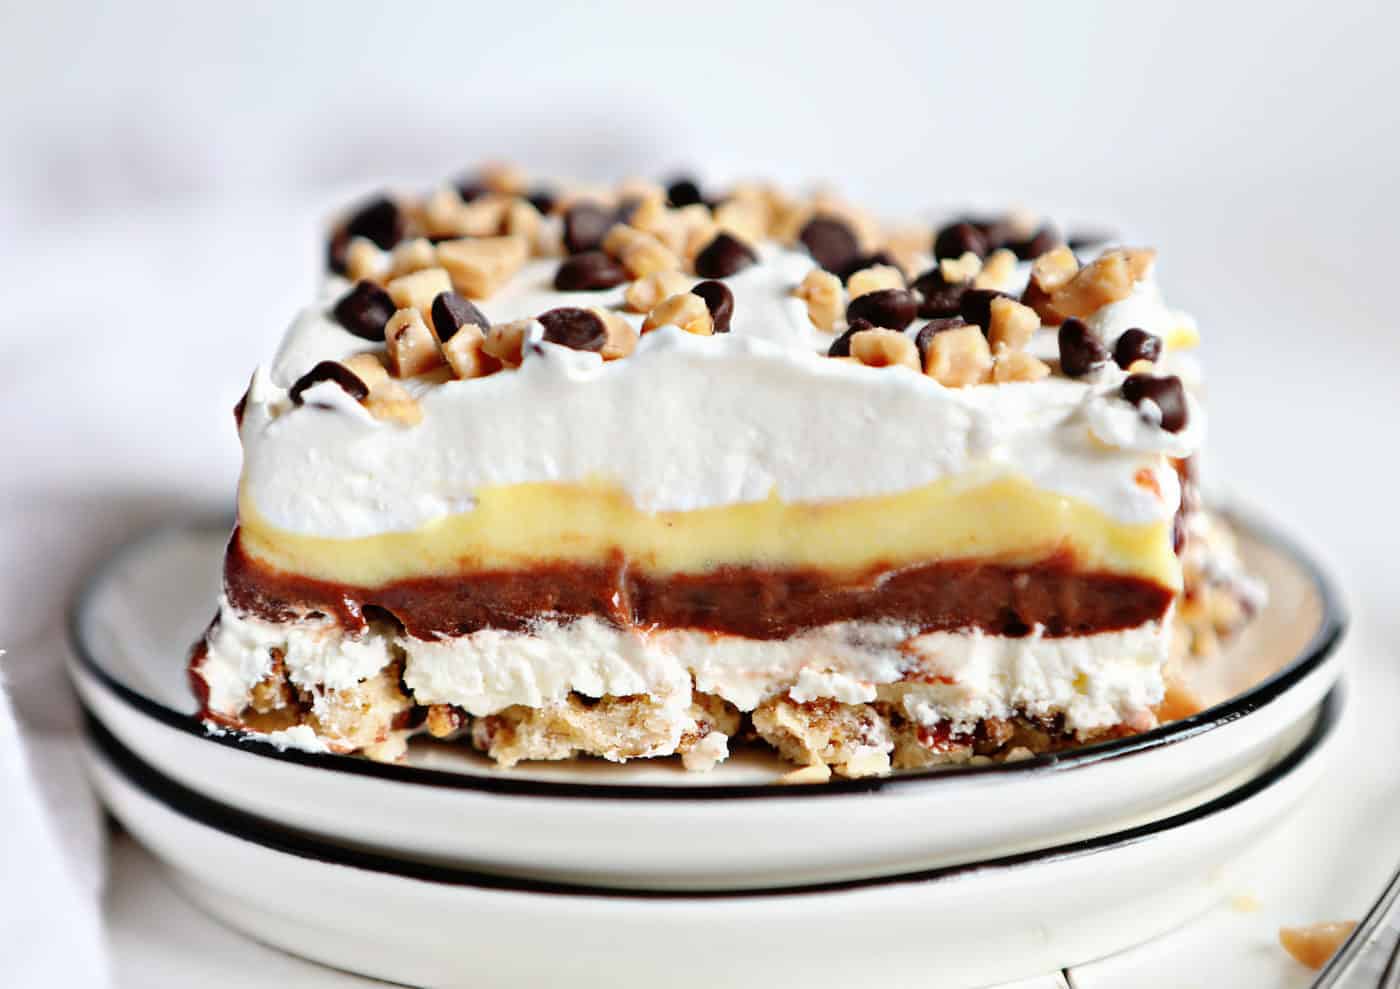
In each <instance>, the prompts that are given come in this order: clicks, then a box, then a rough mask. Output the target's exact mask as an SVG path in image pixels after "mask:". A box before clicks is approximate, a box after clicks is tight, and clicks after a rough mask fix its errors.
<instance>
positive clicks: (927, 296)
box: [911, 265, 970, 319]
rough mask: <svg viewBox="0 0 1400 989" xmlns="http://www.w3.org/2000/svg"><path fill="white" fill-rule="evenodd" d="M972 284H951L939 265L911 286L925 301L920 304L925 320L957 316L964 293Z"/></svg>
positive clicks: (920, 313) (915, 280) (920, 311)
mask: <svg viewBox="0 0 1400 989" xmlns="http://www.w3.org/2000/svg"><path fill="white" fill-rule="evenodd" d="M969 284H970V282H966V281H964V282H950V281H949V280H948V279H947V277H946V276H945V275H944V272H943V269H942V268H941V267H940V266H939V265H934V266H933V267H932V268H930V269H929V270H928V271H926V272H924V273H923V274H922V275H920V276H919V277H918V278H916V279H914V284H913V286H911V287H912V288H913V289H914V291H916V292H918V293H919V296H920V297H921V298H922V299H923V301H922V302H920V303H919V315H920V316H922V317H924V318H925V319H941V318H944V317H948V316H956V315H957V314H958V312H959V311H960V309H961V306H962V297H963V293H964V292H966V291H967V290H968V286H969Z"/></svg>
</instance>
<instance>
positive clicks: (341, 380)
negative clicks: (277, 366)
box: [291, 361, 369, 405]
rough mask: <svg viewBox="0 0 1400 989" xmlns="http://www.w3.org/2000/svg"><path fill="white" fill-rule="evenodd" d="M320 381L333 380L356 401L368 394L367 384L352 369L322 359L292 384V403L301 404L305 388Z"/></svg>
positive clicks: (363, 398) (361, 400) (360, 400)
mask: <svg viewBox="0 0 1400 989" xmlns="http://www.w3.org/2000/svg"><path fill="white" fill-rule="evenodd" d="M322 381H331V382H334V383H335V384H337V385H339V386H340V387H341V388H342V389H344V391H345V393H346V394H347V395H349V396H350V397H351V398H353V399H354V400H355V401H357V402H363V401H364V400H365V399H366V398H367V397H368V396H369V385H367V384H365V383H364V381H363V380H362V379H361V378H360V376H359V375H358V374H356V373H355V372H354V371H352V370H350V369H349V368H348V367H346V366H345V365H344V364H341V363H340V362H339V361H322V362H321V363H320V364H317V365H316V366H315V367H313V368H312V369H311V370H310V371H307V372H306V373H305V374H303V375H302V376H301V377H300V378H298V379H297V381H296V384H294V385H292V391H291V396H292V404H293V405H300V404H302V402H303V401H304V398H303V397H302V396H303V395H304V394H305V393H306V389H308V388H310V387H311V386H312V385H318V384H320V383H321V382H322Z"/></svg>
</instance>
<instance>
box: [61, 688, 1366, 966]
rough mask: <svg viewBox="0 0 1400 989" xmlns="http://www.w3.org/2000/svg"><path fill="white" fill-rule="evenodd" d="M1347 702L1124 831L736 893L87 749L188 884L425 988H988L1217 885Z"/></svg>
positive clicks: (1323, 743) (110, 793)
mask: <svg viewBox="0 0 1400 989" xmlns="http://www.w3.org/2000/svg"><path fill="white" fill-rule="evenodd" d="M1341 707H1342V698H1341V688H1335V689H1334V690H1333V691H1332V692H1331V693H1330V694H1329V696H1328V697H1327V698H1326V699H1325V700H1324V701H1323V703H1322V704H1321V705H1320V706H1319V707H1318V708H1317V709H1316V711H1315V712H1314V715H1313V716H1312V717H1310V718H1309V719H1307V724H1306V726H1305V727H1303V728H1302V730H1301V733H1291V734H1293V736H1294V737H1293V745H1292V748H1291V749H1290V751H1289V752H1288V753H1287V754H1286V755H1284V756H1282V757H1281V758H1279V759H1278V760H1277V761H1276V762H1275V763H1274V764H1273V765H1272V766H1271V767H1270V768H1269V769H1267V770H1266V771H1264V772H1262V773H1260V774H1258V775H1257V776H1255V777H1254V778H1253V779H1251V780H1250V781H1249V782H1248V783H1246V784H1244V785H1242V786H1239V787H1236V788H1234V789H1233V790H1231V791H1230V792H1229V793H1226V794H1223V795H1221V796H1219V797H1217V798H1215V799H1213V800H1210V801H1207V802H1206V803H1204V804H1201V805H1199V806H1197V807H1193V808H1191V809H1189V810H1185V811H1182V812H1180V813H1177V814H1173V815H1170V816H1168V817H1165V818H1161V819H1158V820H1155V821H1152V822H1150V823H1147V824H1144V825H1141V826H1138V827H1135V828H1130V829H1124V830H1116V831H1113V832H1111V833H1108V834H1104V835H1099V836H1096V837H1092V838H1087V839H1082V840H1079V841H1072V842H1065V843H1057V844H1055V845H1052V846H1049V847H1046V848H1043V849H1039V850H1036V851H1032V852H1026V853H1022V854H1017V855H1006V856H998V857H994V858H986V859H981V860H978V861H975V862H971V863H966V864H964V865H960V866H944V867H933V868H922V869H918V870H912V871H904V872H900V873H898V874H894V875H888V876H881V877H873V878H861V879H853V880H846V881H838V882H830V883H825V884H821V885H815V886H801V885H798V886H792V885H786V886H781V887H775V888H769V889H763V890H746V891H738V892H734V891H713V890H712V891H689V890H687V891H658V890H623V889H616V888H609V887H597V886H594V887H578V886H572V887H571V886H564V885H560V884H557V883H553V882H548V881H538V880H531V879H521V878H515V877H503V876H499V875H495V874H491V873H484V872H480V871H469V870H465V869H462V868H459V867H452V866H443V865H434V864H425V863H420V862H414V861H410V860H404V859H401V858H395V857H388V856H384V855H380V854H376V853H373V852H366V851H363V850H355V849H346V848H344V847H342V846H339V845H336V844H332V843H329V842H326V841H322V840H319V839H316V838H312V837H308V836H306V835H302V834H298V833H296V832H293V831H290V830H288V829H286V828H282V827H279V826H277V825H275V824H270V823H268V822H266V821H263V820H262V819H260V818H256V817H253V816H251V815H247V814H244V813H241V812H239V811H237V810H233V809H231V808H227V807H225V806H223V805H221V804H218V803H217V802H215V801H211V800H209V799H208V798H207V797H204V796H202V795H200V794H198V793H196V792H195V791H193V790H191V789H189V788H188V787H185V786H182V785H181V784H179V783H177V782H175V781H174V780H171V779H170V778H169V777H166V776H164V775H163V774H161V773H159V772H158V771H156V770H155V769H153V768H151V767H150V766H149V765H148V764H147V763H145V762H144V761H142V760H141V759H140V758H139V757H137V756H136V755H135V754H134V753H132V752H131V751H130V750H129V749H127V748H126V747H124V746H123V745H121V743H120V742H119V741H117V740H116V739H115V738H114V737H113V736H112V735H111V734H110V733H108V732H107V731H106V730H105V729H104V728H102V726H101V725H100V724H98V723H97V722H95V721H94V722H92V725H91V730H90V732H89V735H88V739H87V746H86V755H87V758H88V764H89V769H90V772H91V774H92V776H93V778H94V780H95V782H96V785H97V788H98V791H99V793H100V794H101V795H102V798H103V800H104V801H105V802H106V803H107V805H108V806H109V807H110V808H111V809H112V811H113V813H114V814H115V815H116V816H117V817H118V818H119V819H120V820H121V821H122V822H123V824H125V826H126V827H127V828H128V830H129V831H131V832H132V834H134V835H135V836H136V838H137V839H138V840H139V841H141V842H142V843H143V844H145V845H146V846H147V847H148V848H149V849H150V850H151V851H152V852H153V853H154V854H155V855H157V856H158V857H159V858H161V859H162V860H163V861H164V862H165V863H166V864H167V865H168V866H169V867H170V870H171V875H172V877H173V878H174V881H175V882H176V884H177V885H178V886H179V887H180V888H181V890H182V891H183V892H184V893H185V895H187V896H188V897H189V898H190V899H191V900H192V901H193V902H195V903H196V904H198V905H199V906H201V907H202V908H203V909H205V910H206V911H208V912H209V913H211V914H213V915H214V916H216V917H218V918H220V919H222V920H224V921H225V922H227V923H229V924H230V925H232V926H234V927H236V928H238V929H240V930H242V931H244V932H245V933H247V934H250V935H251V936H253V937H254V938H256V939H258V940H260V941H263V942H265V943H268V944H272V945H275V946H278V947H281V948H283V949H285V950H288V951H291V952H294V953H296V954H299V955H303V956H305V957H308V958H311V959H313V960H316V961H320V962H322V963H325V964H328V965H333V966H335V967H338V968H342V969H346V970H350V971H355V972H360V973H363V974H366V975H372V976H376V977H379V978H384V979H390V980H394V981H396V982H402V983H406V984H412V985H432V986H467V985H480V984H482V979H483V978H486V979H487V980H488V981H490V983H491V984H500V985H553V984H555V983H556V982H559V981H562V980H563V979H564V978H566V977H568V976H569V975H570V973H574V974H576V973H578V972H585V971H592V972H607V973H608V983H609V985H615V986H618V987H624V989H625V987H630V986H656V985H668V986H692V985H693V986H701V985H703V986H705V987H707V989H711V987H723V986H751V985H754V984H756V983H757V984H773V985H787V984H790V983H791V982H793V981H795V980H796V979H797V978H799V977H800V980H801V982H802V984H803V985H804V986H811V987H820V986H850V985H873V984H877V983H885V984H891V985H915V984H918V985H948V984H956V985H985V984H989V983H1000V982H1003V981H1007V980H1011V979H1017V978H1023V977H1026V976H1030V975H1036V974H1041V973H1044V972H1047V971H1054V970H1056V969H1060V968H1064V967H1069V966H1073V965H1077V964H1081V963H1083V962H1086V961H1088V960H1090V959H1093V958H1097V957H1101V956H1103V955H1106V954H1110V953H1112V952H1116V951H1120V950H1123V949H1124V948H1127V947H1130V946H1131V945H1133V944H1137V943H1140V942H1142V941H1145V940H1148V939H1150V938H1152V937H1155V936H1157V935H1158V934H1160V933H1162V932H1163V931H1165V930H1168V929H1170V928H1172V927H1174V926H1176V925H1178V924H1180V923H1182V922H1184V921H1185V920H1187V919H1189V918H1190V917H1192V916H1194V915H1195V914H1196V913H1198V912H1199V911H1201V910H1203V909H1205V908H1206V907H1208V906H1210V905H1211V904H1212V903H1214V902H1216V901H1218V900H1219V899H1220V898H1221V897H1222V896H1225V895H1228V893H1229V892H1230V890H1231V889H1232V888H1234V887H1233V886H1232V876H1233V871H1232V866H1233V865H1234V863H1235V862H1236V860H1237V859H1238V858H1239V857H1240V856H1242V855H1243V854H1244V853H1245V852H1246V851H1248V850H1249V849H1250V848H1252V847H1253V846H1254V845H1255V844H1256V843H1257V842H1258V840H1259V838H1260V837H1261V836H1262V835H1263V834H1264V833H1265V832H1267V831H1268V830H1269V829H1270V828H1271V827H1273V826H1274V825H1275V824H1276V823H1277V822H1278V821H1279V820H1280V819H1281V818H1282V817H1283V816H1284V815H1285V814H1286V812H1287V811H1288V810H1289V809H1290V808H1291V807H1292V806H1294V805H1295V804H1296V803H1297V802H1298V801H1299V800H1300V799H1302V798H1303V796H1304V795H1305V794H1306V792H1307V790H1308V788H1309V787H1310V786H1311V785H1312V784H1313V782H1314V781H1315V780H1316V779H1317V778H1318V776H1319V775H1320V773H1321V772H1322V770H1323V768H1324V767H1325V765H1326V762H1327V759H1328V757H1329V755H1330V752H1331V750H1332V748H1333V745H1334V743H1335V740H1336V739H1337V738H1338V737H1339V733H1338V732H1337V731H1336V727H1337V721H1338V716H1339V713H1340V711H1341ZM809 806H810V805H809ZM698 944H703V946H704V951H703V952H697V951H696V947H697V945H698Z"/></svg>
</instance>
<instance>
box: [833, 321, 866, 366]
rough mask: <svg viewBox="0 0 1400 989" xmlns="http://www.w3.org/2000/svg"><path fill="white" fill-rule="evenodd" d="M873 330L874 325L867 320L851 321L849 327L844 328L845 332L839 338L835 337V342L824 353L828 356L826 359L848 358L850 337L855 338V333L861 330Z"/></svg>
mask: <svg viewBox="0 0 1400 989" xmlns="http://www.w3.org/2000/svg"><path fill="white" fill-rule="evenodd" d="M873 329H875V324H874V323H872V322H870V320H868V319H853V320H851V322H850V325H849V326H847V327H846V332H845V333H842V334H841V335H840V336H839V337H837V338H836V339H835V340H833V341H831V347H830V348H828V350H827V352H826V356H828V357H850V356H851V337H853V336H855V335H856V334H857V333H860V332H861V331H862V330H873Z"/></svg>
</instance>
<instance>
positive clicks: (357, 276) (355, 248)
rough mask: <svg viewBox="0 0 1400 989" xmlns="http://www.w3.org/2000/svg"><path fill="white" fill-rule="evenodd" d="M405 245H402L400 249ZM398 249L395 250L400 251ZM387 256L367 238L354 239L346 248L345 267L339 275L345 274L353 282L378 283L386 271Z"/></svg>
mask: <svg viewBox="0 0 1400 989" xmlns="http://www.w3.org/2000/svg"><path fill="white" fill-rule="evenodd" d="M402 246H403V245H402V244H400V245H399V247H402ZM398 249H399V248H398V247H396V248H394V250H395V251H398ZM384 261H385V254H384V252H383V251H381V250H380V249H379V248H378V247H376V246H375V244H374V241H372V240H370V239H368V238H367V237H352V238H351V239H350V245H349V246H348V247H346V248H345V255H344V266H343V269H342V271H341V272H338V274H344V275H345V277H346V278H348V279H350V280H351V281H352V282H360V281H364V280H366V279H369V280H370V281H378V280H379V277H380V273H381V272H382V271H383V270H384Z"/></svg>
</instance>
